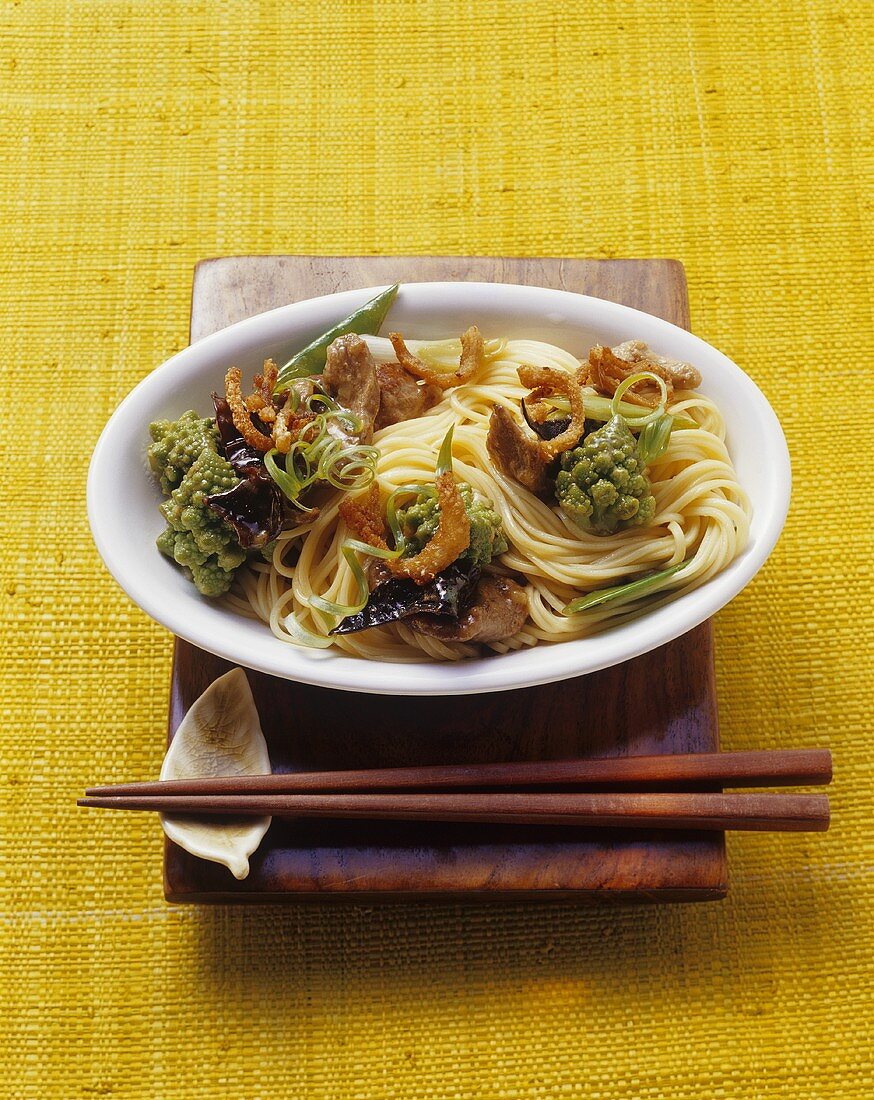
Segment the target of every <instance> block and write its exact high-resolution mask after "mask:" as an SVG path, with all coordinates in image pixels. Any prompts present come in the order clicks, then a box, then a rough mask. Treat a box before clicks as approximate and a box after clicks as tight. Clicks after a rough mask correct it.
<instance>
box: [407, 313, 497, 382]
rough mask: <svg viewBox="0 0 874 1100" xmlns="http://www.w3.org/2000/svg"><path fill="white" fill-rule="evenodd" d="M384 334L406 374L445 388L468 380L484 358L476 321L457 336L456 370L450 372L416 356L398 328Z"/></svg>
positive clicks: (482, 343) (477, 370)
mask: <svg viewBox="0 0 874 1100" xmlns="http://www.w3.org/2000/svg"><path fill="white" fill-rule="evenodd" d="M388 338H389V340H391V346H392V347H393V348H394V350H395V355H396V356H397V357H398V362H399V363H400V365H401V366H402V367H403V368H404V370H405V371H407V373H408V374H412V375H413V376H414V377H415V378H421V379H423V380H424V381H425V382H430V383H431V385H433V386H438V387H439V388H440V389H441V390H449V389H452V387H453V386H462V385H464V383H465V382H469V381H470V380H471V378H473V377H474V375H475V374H477V373H478V372H479V371H480V369H481V368H482V365H483V363H484V362H485V344H484V342H483V338H482V333H481V332H480V330H479V329H478V328H477V327H476V325H471V327H470V328H469V329H468V330H467V332H465V333H464V334H463V335H462V337H461V358H460V359H459V361H458V370H457V371H455V372H454V373H453V374H446V372H445V371H441V370H437V369H436V368H435V367H432V366H431V364H430V363H426V362H425V361H424V360H422V359H420V358H419V357H418V355H413V353H412V352H411V351H410V350H409V348H408V347H407V345H406V344H405V343H404V338H403V336H401V334H400V333H399V332H390V333H389V334H388Z"/></svg>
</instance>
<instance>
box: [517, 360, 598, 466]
mask: <svg viewBox="0 0 874 1100" xmlns="http://www.w3.org/2000/svg"><path fill="white" fill-rule="evenodd" d="M519 381H520V382H521V383H522V385H523V386H527V387H528V388H529V389H530V390H531V391H532V394H531V396H532V397H533V398H534V400H535V401H539V400H540V398H543V397H547V396H551V395H552V394H556V393H559V394H563V395H564V396H565V397H566V398H567V399H568V401H569V403H570V407H571V420H570V424H568V426H567V427H566V428H565V430H564V431H563V432H561V433H559V435H557V436H556V437H555V438H554V439H542V440H541V441H540V453H541V454H542V455H543V457H544V458H545V459H547V460H551V459H553V458H555V457H556V455H560V454H561V453H562V452H563V451H569V450H570V449H571V447H575V446H576V445H577V443H579V441H580V437H581V436H582V434H583V429H584V428H585V426H586V407H585V404H584V402H583V393H582V390H581V389H580V384H579V382H578V381H577V380H576V378H574V376H573V375H572V374H568V372H567V371H565V370H558V369H557V368H555V367H530V366H523V367H520V368H519Z"/></svg>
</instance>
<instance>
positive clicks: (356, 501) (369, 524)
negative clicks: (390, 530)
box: [340, 481, 388, 550]
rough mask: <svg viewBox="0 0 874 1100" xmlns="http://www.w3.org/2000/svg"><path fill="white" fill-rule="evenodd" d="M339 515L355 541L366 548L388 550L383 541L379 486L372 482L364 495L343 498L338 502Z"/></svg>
mask: <svg viewBox="0 0 874 1100" xmlns="http://www.w3.org/2000/svg"><path fill="white" fill-rule="evenodd" d="M340 515H341V516H342V517H343V519H344V520H345V521H346V526H347V527H348V528H349V530H350V532H351V533H352V534H353V535H354V536H355V538H357V539H361V541H362V542H366V543H367V544H368V546H378V547H380V548H381V549H383V550H387V549H388V543H387V542H386V541H385V521H384V520H383V518H382V508H381V506H380V503H379V486H378V485H377V484H376V482H375V481H374V482H373V483H372V484H371V486H370V488H369V489H368V490H367V492H366V493H361V494H360V495H359V496H357V497H350V496H345V497H343V499H342V501H341V502H340Z"/></svg>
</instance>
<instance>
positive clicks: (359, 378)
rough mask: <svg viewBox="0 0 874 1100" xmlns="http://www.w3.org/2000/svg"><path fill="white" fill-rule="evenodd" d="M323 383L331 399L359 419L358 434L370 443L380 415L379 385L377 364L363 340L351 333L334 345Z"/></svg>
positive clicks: (338, 339)
mask: <svg viewBox="0 0 874 1100" xmlns="http://www.w3.org/2000/svg"><path fill="white" fill-rule="evenodd" d="M322 381H323V383H324V385H325V388H326V389H327V391H328V392H329V393H330V395H331V396H332V397H333V398H335V400H336V401H337V402H338V403H339V404H340V405H342V406H343V408H344V409H348V410H349V411H350V412H351V413H353V414H354V415H355V416H357V417H358V419H359V420H360V421H361V428H360V430H359V431H358V432H357V433H356V434H357V435H358V438H359V439H360V440H361V442H362V443H369V442H370V441H371V439H372V438H373V425H374V423H375V421H376V416H377V413H378V412H379V383H378V382H377V380H376V363H374V361H373V356H372V355H371V354H370V349H369V348H368V346H367V344H365V342H364V341H363V340H362V339H361V337H360V336H357V335H356V334H355V333H354V332H351V333H349V334H348V335H346V336H339V337H338V338H337V339H336V340H335V341H334V342H333V344H331V346H330V347H329V348H328V354H327V361H326V362H325V369H324V370H323V371H322Z"/></svg>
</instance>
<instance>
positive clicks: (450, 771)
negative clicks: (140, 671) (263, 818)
mask: <svg viewBox="0 0 874 1100" xmlns="http://www.w3.org/2000/svg"><path fill="white" fill-rule="evenodd" d="M831 777H832V759H831V753H830V752H829V751H828V750H827V749H781V750H776V751H767V750H762V751H752V752H701V753H690V754H685V755H682V754H678V755H672V754H665V755H663V756H624V757H615V758H609V759H602V760H536V761H513V762H510V763H505V764H450V765H446V766H429V767H412V768H370V769H364V770H356V771H330V772H324V771H321V772H295V773H291V774H283V775H238V776H230V777H224V776H223V777H221V778H213V779H177V780H165V781H158V782H152V783H123V784H118V785H115V786H102V787H89V788H88V790H87V791H86V794H87V795H89V796H92V797H102V796H106V795H110V796H121V795H162V796H165V795H166V796H170V795H173V796H174V797H175V796H180V795H194V794H216V795H221V794H228V795H231V794H302V793H306V792H309V791H313V792H315V791H368V790H369V791H380V790H396V791H401V790H415V789H420V790H429V789H438V788H449V789H456V790H461V789H470V788H482V787H501V788H505V787H543V786H559V785H560V786H569V785H575V786H576V785H579V786H606V785H612V784H622V785H630V784H633V785H635V786H638V787H642V788H644V789H646V788H651V787H657V786H674V785H678V784H682V785H694V784H701V783H704V784H712V785H716V786H728V787H731V786H734V787H778V786H807V785H813V784H822V783H828V782H830V781H831Z"/></svg>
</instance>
